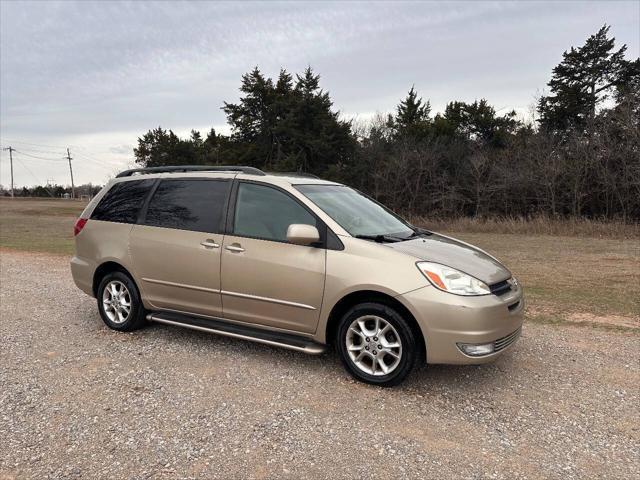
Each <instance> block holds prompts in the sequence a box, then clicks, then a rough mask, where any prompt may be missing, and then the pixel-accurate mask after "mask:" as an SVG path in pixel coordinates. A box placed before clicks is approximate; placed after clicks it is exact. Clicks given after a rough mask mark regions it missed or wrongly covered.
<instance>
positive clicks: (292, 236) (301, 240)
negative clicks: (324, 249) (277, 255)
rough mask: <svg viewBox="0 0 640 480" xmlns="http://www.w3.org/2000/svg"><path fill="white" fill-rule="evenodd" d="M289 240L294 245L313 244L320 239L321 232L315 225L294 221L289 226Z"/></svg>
mask: <svg viewBox="0 0 640 480" xmlns="http://www.w3.org/2000/svg"><path fill="white" fill-rule="evenodd" d="M287 240H288V241H289V243H293V244H294V245H311V244H312V243H316V242H319V241H320V233H319V232H318V229H317V228H316V227H314V226H313V225H305V224H302V223H294V224H292V225H289V228H287Z"/></svg>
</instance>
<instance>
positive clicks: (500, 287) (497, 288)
mask: <svg viewBox="0 0 640 480" xmlns="http://www.w3.org/2000/svg"><path fill="white" fill-rule="evenodd" d="M489 290H491V293H493V294H494V295H498V296H501V295H504V294H505V293H509V292H510V291H511V284H510V283H509V281H508V280H503V281H502V282H498V283H494V284H493V285H490V286H489Z"/></svg>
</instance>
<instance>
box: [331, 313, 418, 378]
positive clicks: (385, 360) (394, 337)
mask: <svg viewBox="0 0 640 480" xmlns="http://www.w3.org/2000/svg"><path fill="white" fill-rule="evenodd" d="M336 340H337V342H336V343H337V346H338V351H339V352H340V356H341V358H342V362H343V364H344V366H345V367H346V369H347V371H348V372H349V373H350V374H351V375H352V376H354V377H355V378H357V379H358V380H361V381H364V382H366V383H370V384H373V385H380V386H385V387H388V386H393V385H397V384H398V383H400V382H401V381H402V380H404V378H405V377H406V376H407V375H408V374H409V373H410V372H411V370H412V369H413V366H414V364H415V362H416V357H417V346H418V342H417V341H416V338H415V335H414V333H413V330H412V329H411V326H410V325H409V324H408V323H407V321H406V320H405V319H404V318H403V317H402V316H401V315H400V314H399V313H398V312H397V311H396V310H394V309H393V308H391V307H390V306H388V305H384V304H380V303H374V302H367V303H362V304H359V305H357V306H355V307H353V308H352V309H351V310H349V311H348V312H347V313H346V314H345V315H344V317H343V318H342V320H341V322H340V326H339V328H338V338H337V339H336Z"/></svg>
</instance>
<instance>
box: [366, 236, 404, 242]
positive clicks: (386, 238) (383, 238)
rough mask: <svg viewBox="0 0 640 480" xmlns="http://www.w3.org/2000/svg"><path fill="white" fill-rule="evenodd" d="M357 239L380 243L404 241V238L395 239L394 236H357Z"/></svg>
mask: <svg viewBox="0 0 640 480" xmlns="http://www.w3.org/2000/svg"><path fill="white" fill-rule="evenodd" d="M355 237H356V238H360V239H362V240H373V241H374V242H378V243H385V242H387V243H395V242H402V241H403V240H404V238H399V237H394V236H392V235H356V236H355Z"/></svg>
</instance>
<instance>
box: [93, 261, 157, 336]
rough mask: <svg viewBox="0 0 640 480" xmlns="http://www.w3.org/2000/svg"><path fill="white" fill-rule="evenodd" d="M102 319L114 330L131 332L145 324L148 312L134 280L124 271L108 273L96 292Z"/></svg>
mask: <svg viewBox="0 0 640 480" xmlns="http://www.w3.org/2000/svg"><path fill="white" fill-rule="evenodd" d="M96 293H97V295H96V298H97V300H98V310H99V311H100V316H101V317H102V321H103V322H104V323H105V324H106V325H107V327H109V328H112V329H113V330H119V331H122V332H129V331H132V330H137V329H138V328H141V327H142V326H144V324H145V315H146V312H145V310H144V307H143V306H142V302H141V301H140V294H139V292H138V288H137V287H136V284H135V283H134V281H133V280H132V279H131V277H129V276H128V275H127V274H125V273H124V272H118V271H116V272H111V273H108V274H106V275H105V276H104V277H103V278H102V280H101V281H100V284H99V285H98V291H97V292H96Z"/></svg>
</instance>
